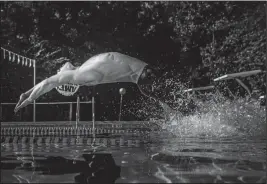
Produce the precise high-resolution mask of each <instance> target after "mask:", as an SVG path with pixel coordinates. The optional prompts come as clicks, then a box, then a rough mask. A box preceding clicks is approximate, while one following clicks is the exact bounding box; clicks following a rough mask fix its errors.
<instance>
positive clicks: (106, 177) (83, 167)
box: [1, 153, 121, 184]
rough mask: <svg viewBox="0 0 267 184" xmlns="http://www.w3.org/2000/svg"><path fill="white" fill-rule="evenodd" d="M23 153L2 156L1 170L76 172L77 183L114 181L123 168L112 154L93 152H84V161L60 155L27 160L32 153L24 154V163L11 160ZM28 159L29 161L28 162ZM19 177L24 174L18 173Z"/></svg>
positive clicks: (46, 173)
mask: <svg viewBox="0 0 267 184" xmlns="http://www.w3.org/2000/svg"><path fill="white" fill-rule="evenodd" d="M20 156H22V155H17V156H16V158H15V159H14V158H12V157H13V156H6V157H1V170H15V169H19V170H24V171H32V172H38V173H39V174H41V175H65V174H72V173H73V174H75V173H79V174H78V175H76V176H75V178H74V179H75V182H77V183H90V184H91V183H114V182H115V180H116V179H117V178H119V177H120V172H121V168H120V166H117V165H116V164H115V162H114V159H113V158H112V155H111V154H102V153H92V154H83V158H84V161H81V160H71V159H66V158H64V157H60V156H49V157H46V158H44V157H42V156H41V155H36V157H39V159H38V158H35V159H34V161H33V160H27V159H29V158H30V155H23V156H24V159H23V161H24V163H22V164H21V163H20V162H10V161H12V160H13V161H14V160H16V159H18V158H19V157H20ZM27 161H28V162H27ZM16 177H17V179H18V178H20V179H21V178H23V177H22V176H18V175H16Z"/></svg>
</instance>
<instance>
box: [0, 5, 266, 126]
mask: <svg viewBox="0 0 267 184" xmlns="http://www.w3.org/2000/svg"><path fill="white" fill-rule="evenodd" d="M265 11H266V3H265V2H2V3H1V37H0V39H1V46H2V47H4V48H5V49H9V50H11V51H13V52H15V53H18V54H21V55H23V56H26V57H29V58H33V59H36V61H37V82H40V81H41V80H43V79H44V78H46V77H49V76H51V75H53V74H55V73H56V71H57V69H58V68H59V67H60V66H61V65H62V64H63V63H65V62H66V61H70V62H71V63H72V64H73V65H75V66H78V65H81V64H82V63H83V62H84V61H86V60H87V59H88V58H90V57H91V56H93V55H95V54H99V53H103V52H108V51H115V52H121V53H124V54H128V55H130V56H132V57H136V58H138V59H141V60H143V61H145V62H147V63H149V64H150V65H152V66H153V67H155V68H156V70H157V72H158V74H159V75H160V76H163V77H162V80H161V82H162V83H164V82H166V80H169V79H172V80H179V82H180V83H182V84H184V85H185V86H187V87H199V86H205V85H209V84H211V82H212V79H214V78H216V77H219V76H221V75H224V74H226V73H235V72H241V71H247V70H254V69H265V65H264V63H265V61H266V13H265ZM32 75H33V68H30V67H26V66H22V65H18V64H15V63H12V62H10V61H8V59H3V52H1V102H17V101H18V98H19V95H20V94H21V93H22V92H25V91H26V90H28V89H29V88H31V87H32V84H33V76H32ZM245 83H246V84H248V85H249V86H251V87H252V88H253V89H255V91H256V93H259V95H261V94H264V89H265V83H266V82H265V77H264V75H259V76H257V77H249V78H247V79H246V80H245ZM225 85H226V83H220V85H218V86H217V87H218V89H221V90H222V91H223V88H224V86H225ZM227 85H228V87H229V88H231V89H232V90H233V91H234V92H236V93H238V94H239V95H240V96H244V95H245V93H244V92H243V91H242V89H239V88H238V87H237V84H235V83H234V82H229V83H227ZM121 87H125V88H126V89H127V93H126V95H125V96H124V104H125V106H124V107H123V109H124V111H123V119H124V120H141V119H144V116H139V115H137V113H134V112H129V111H127V109H129V108H130V106H133V104H134V102H138V101H140V99H141V96H142V95H141V94H140V92H139V90H138V89H137V87H136V86H135V85H133V84H108V85H100V86H97V87H96V92H97V93H98V94H97V97H96V103H97V105H96V112H97V113H96V120H117V119H118V113H119V100H120V95H119V93H118V90H119V88H121ZM164 91H165V92H166V93H167V92H168V89H164ZM91 93H92V88H90V87H80V89H79V91H78V92H77V93H76V94H75V95H74V96H72V97H65V96H62V95H60V94H59V93H58V92H57V91H56V90H55V89H53V90H52V91H51V92H49V93H47V94H45V95H43V96H42V97H40V99H38V100H37V101H39V102H48V101H50V102H51V101H76V97H77V95H79V96H81V101H86V100H91V96H92V94H91ZM225 95H226V96H227V94H225ZM68 108H69V107H68V105H37V120H39V121H40V120H67V119H68ZM13 109H14V106H11V105H10V106H7V105H5V106H4V107H3V108H2V114H3V115H4V116H3V117H2V119H3V120H5V121H16V120H20V119H22V120H24V121H32V106H31V105H30V106H28V107H27V108H25V109H23V110H22V111H21V113H19V114H17V115H16V116H15V115H14V114H13ZM73 110H74V111H75V105H74V108H73ZM64 111H65V112H64ZM74 117H75V113H74V114H73V118H74ZM81 120H91V105H89V104H82V106H81Z"/></svg>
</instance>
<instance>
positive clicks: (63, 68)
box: [57, 62, 76, 73]
mask: <svg viewBox="0 0 267 184" xmlns="http://www.w3.org/2000/svg"><path fill="white" fill-rule="evenodd" d="M75 69H76V67H75V66H73V65H72V64H71V63H70V62H66V63H65V64H64V65H63V66H62V67H60V69H59V70H58V71H57V73H60V72H62V71H67V70H75Z"/></svg>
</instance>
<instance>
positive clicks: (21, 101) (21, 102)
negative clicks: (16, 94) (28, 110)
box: [14, 94, 31, 113]
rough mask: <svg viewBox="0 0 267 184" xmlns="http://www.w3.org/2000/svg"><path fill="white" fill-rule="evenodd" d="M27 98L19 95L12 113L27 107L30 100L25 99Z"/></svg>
mask: <svg viewBox="0 0 267 184" xmlns="http://www.w3.org/2000/svg"><path fill="white" fill-rule="evenodd" d="M27 97H28V96H27V95H25V94H22V95H20V99H19V102H18V103H17V105H16V107H15V109H14V112H15V113H17V112H18V111H19V110H20V109H21V108H23V107H25V106H27V105H28V104H30V103H31V100H30V99H28V98H27Z"/></svg>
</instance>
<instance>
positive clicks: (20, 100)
mask: <svg viewBox="0 0 267 184" xmlns="http://www.w3.org/2000/svg"><path fill="white" fill-rule="evenodd" d="M27 97H28V96H27V95H26V94H25V93H22V94H21V95H20V97H19V102H18V103H17V105H16V107H15V109H16V108H17V107H18V106H19V105H20V104H21V103H22V102H23V101H24V100H25V99H26V98H27Z"/></svg>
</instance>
